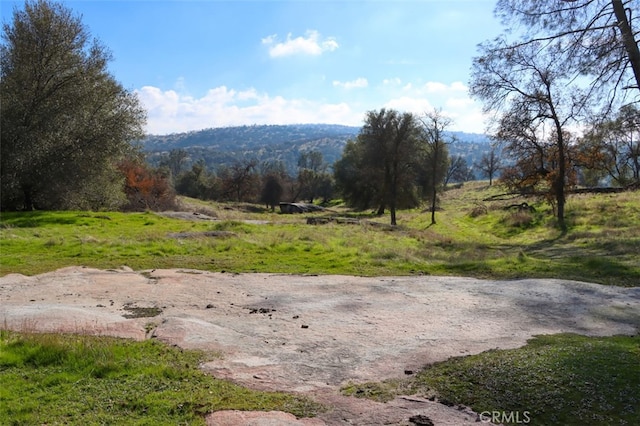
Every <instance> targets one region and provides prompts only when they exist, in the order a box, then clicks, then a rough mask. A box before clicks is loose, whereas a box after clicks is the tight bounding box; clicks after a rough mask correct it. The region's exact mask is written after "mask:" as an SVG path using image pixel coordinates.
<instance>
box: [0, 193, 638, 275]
mask: <svg viewBox="0 0 640 426" xmlns="http://www.w3.org/2000/svg"><path fill="white" fill-rule="evenodd" d="M502 192H504V189H502V188H500V187H497V186H492V187H488V186H487V185H486V184H483V183H478V182H474V183H469V184H466V185H464V186H463V187H461V188H458V189H452V190H449V191H447V192H445V193H444V194H443V198H442V202H441V208H440V210H439V211H438V212H437V214H436V219H437V223H436V224H435V225H431V223H430V216H429V213H428V212H426V211H422V210H418V209H416V210H409V211H406V210H405V211H401V212H400V213H399V226H397V227H395V228H391V227H388V226H384V225H385V224H386V223H387V221H388V216H381V217H376V216H373V215H372V214H371V213H370V212H352V211H349V210H348V209H345V208H344V207H342V206H340V205H337V206H333V207H331V208H330V209H329V211H325V212H321V213H314V214H312V215H313V216H316V217H318V216H319V217H322V216H333V217H350V218H352V219H360V223H359V224H344V223H335V222H330V223H328V224H324V225H307V224H306V217H307V216H309V215H306V214H305V215H286V214H280V213H278V212H271V211H269V210H267V209H264V208H262V207H260V206H255V205H246V204H218V203H205V202H200V201H198V200H192V199H182V201H181V203H182V204H183V206H184V209H185V210H197V211H200V212H205V213H208V214H209V215H212V216H215V217H216V219H217V220H215V221H187V220H182V219H175V218H169V217H164V216H160V215H158V214H156V213H153V212H143V213H119V212H39V211H35V212H28V213H3V214H2V217H1V219H0V241H1V251H2V262H1V265H0V275H5V274H8V273H21V274H26V275H33V274H38V273H42V272H46V271H51V270H54V269H57V268H60V267H64V266H70V265H84V266H91V267H97V268H117V267H120V266H123V265H126V266H129V267H131V268H133V269H135V270H141V269H150V268H194V269H202V270H209V271H222V270H225V271H230V272H277V273H291V274H348V275H363V276H377V275H409V274H431V275H464V276H473V277H478V278H494V279H513V278H521V277H522V278H524V277H526V278H536V277H540V278H562V279H574V280H583V281H589V282H595V283H601V284H609V285H619V286H635V285H638V284H639V283H640V260H638V253H640V192H638V191H635V192H626V193H618V194H592V195H575V196H572V197H570V198H569V200H568V203H567V213H568V214H567V223H568V228H569V229H568V231H567V232H566V233H561V232H560V231H559V230H558V229H557V227H556V226H555V219H554V217H553V215H552V211H551V208H550V207H549V206H548V205H547V204H545V203H543V202H536V201H535V200H528V199H527V200H525V199H523V198H520V197H514V196H509V197H497V198H498V199H497V200H493V201H483V200H487V199H489V198H490V197H492V196H494V197H495V196H497V195H499V194H500V193H502ZM525 201H526V202H528V203H529V204H530V205H531V206H533V207H534V208H535V211H528V210H525V211H520V210H518V209H514V208H512V209H505V207H507V206H509V205H514V204H520V203H522V202H525ZM180 233H181V234H183V236H185V235H186V236H188V238H184V237H183V238H176V236H175V234H180Z"/></svg>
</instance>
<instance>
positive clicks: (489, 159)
mask: <svg viewBox="0 0 640 426" xmlns="http://www.w3.org/2000/svg"><path fill="white" fill-rule="evenodd" d="M476 167H477V168H479V169H480V171H481V172H482V173H483V174H484V176H486V177H488V178H489V186H491V185H492V184H493V177H494V176H495V175H496V173H497V172H498V170H500V167H502V161H501V160H500V157H498V154H497V149H496V147H495V146H493V145H492V146H491V150H490V151H489V152H487V153H484V154H483V155H482V157H481V158H480V162H479V163H477V164H476Z"/></svg>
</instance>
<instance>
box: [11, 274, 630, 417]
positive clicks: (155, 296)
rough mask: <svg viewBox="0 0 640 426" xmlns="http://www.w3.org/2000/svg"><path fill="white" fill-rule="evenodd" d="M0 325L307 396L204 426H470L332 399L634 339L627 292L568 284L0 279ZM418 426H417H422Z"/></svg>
mask: <svg viewBox="0 0 640 426" xmlns="http://www.w3.org/2000/svg"><path fill="white" fill-rule="evenodd" d="M0 321H1V323H2V327H3V328H8V329H14V330H19V331H54V332H78V333H92V334H106V335H113V336H121V337H127V338H134V339H148V338H156V339H159V340H162V341H164V342H167V343H169V344H174V345H178V346H180V347H183V348H197V349H204V350H212V351H217V352H219V353H220V354H221V355H222V357H221V358H220V359H217V360H215V361H212V362H208V363H206V364H204V365H203V366H202V368H203V369H204V370H206V371H207V372H210V373H211V374H213V375H214V376H216V377H218V378H223V379H229V380H232V381H234V382H236V383H239V384H242V385H245V386H248V387H251V388H255V389H263V390H278V391H287V392H295V393H300V394H304V395H308V396H310V397H311V398H313V399H314V400H316V401H318V402H320V403H323V404H325V405H326V406H327V407H328V409H327V411H326V412H323V413H321V414H320V415H319V416H318V417H316V418H313V419H296V418H295V417H293V416H291V415H290V414H286V413H281V412H268V413H265V412H237V411H222V412H216V413H212V414H211V415H210V416H209V417H208V423H209V424H211V425H263V426H264V425H382V424H386V425H413V424H423V423H416V422H419V421H420V422H428V421H431V422H432V423H433V424H435V425H465V424H468V425H472V424H473V425H475V424H477V421H478V418H477V415H476V413H473V412H472V411H471V410H470V409H468V408H466V407H450V406H447V405H444V404H439V403H437V402H436V401H430V400H428V399H424V398H420V397H416V396H399V397H397V398H395V399H394V400H392V401H390V402H387V403H378V402H373V401H370V400H366V399H359V398H354V397H347V396H343V395H341V394H340V392H339V389H340V387H341V386H343V385H345V384H348V383H351V382H352V383H360V382H369V381H376V382H377V381H380V380H384V379H388V378H403V377H407V375H410V374H413V373H414V372H416V371H418V370H419V369H421V368H422V367H423V366H425V365H426V364H429V363H433V362H436V361H442V360H445V359H447V358H450V357H454V356H462V355H469V354H475V353H479V352H482V351H485V350H488V349H493V348H515V347H519V346H522V345H523V344H525V343H526V341H527V339H529V338H531V337H532V336H534V335H539V334H550V333H560V332H573V333H580V334H585V335H600V336H602V335H615V334H636V333H638V330H639V329H640V288H619V287H607V286H601V285H597V284H589V283H583V282H575V281H565V280H550V279H523V280H512V281H491V280H478V279H472V278H459V277H433V276H414V277H375V278H371V277H369V278H367V277H353V276H298V275H278V274H230V273H212V272H202V271H196V270H161V269H158V270H149V271H138V272H136V271H133V270H131V269H130V268H127V267H123V268H121V269H119V270H96V269H90V268H84V267H69V268H64V269H60V270H58V271H54V272H50V273H46V274H42V275H38V276H33V277H27V276H23V275H17V274H10V275H7V276H4V277H1V278H0ZM424 424H428V423H424Z"/></svg>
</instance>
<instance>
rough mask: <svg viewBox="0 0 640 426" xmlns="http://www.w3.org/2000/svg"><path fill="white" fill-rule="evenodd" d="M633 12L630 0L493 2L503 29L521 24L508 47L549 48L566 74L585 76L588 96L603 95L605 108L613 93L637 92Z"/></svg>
mask: <svg viewBox="0 0 640 426" xmlns="http://www.w3.org/2000/svg"><path fill="white" fill-rule="evenodd" d="M639 12H640V8H639V7H638V2H637V1H633V0H548V1H529V0H498V3H497V6H496V15H497V16H498V17H499V18H501V20H502V22H503V23H504V25H505V26H506V27H507V28H514V26H515V25H516V24H517V23H518V22H519V23H522V24H524V27H525V28H524V32H523V34H522V38H521V40H520V41H518V42H515V43H514V44H512V46H511V47H518V46H523V45H527V44H531V45H533V46H536V47H537V48H539V49H542V50H545V51H546V52H547V53H549V52H553V54H554V55H556V59H557V61H558V62H559V63H562V64H564V67H565V71H566V72H567V73H573V74H574V75H575V76H588V77H590V81H589V82H588V86H589V88H590V92H591V93H590V98H591V100H592V101H596V100H600V99H604V100H605V102H604V106H605V107H607V108H608V107H609V106H610V105H611V103H612V102H613V101H614V100H615V98H619V97H621V98H623V99H624V98H625V97H626V96H625V95H627V94H629V93H631V94H632V95H634V96H637V95H638V93H639V92H638V91H639V90H640V51H639V50H638V33H637V29H636V30H634V28H637V26H638V23H639V22H638V19H639V18H638V16H639ZM542 50H541V51H540V52H541V53H542ZM626 89H633V90H626ZM625 92H626V93H625Z"/></svg>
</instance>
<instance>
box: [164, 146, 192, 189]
mask: <svg viewBox="0 0 640 426" xmlns="http://www.w3.org/2000/svg"><path fill="white" fill-rule="evenodd" d="M187 157H189V154H188V153H187V151H186V150H184V149H182V148H181V149H172V150H171V151H169V152H168V153H164V154H162V157H161V158H160V162H159V164H158V165H159V166H160V167H166V168H167V169H168V170H169V172H170V173H171V181H172V182H173V184H174V185H175V184H176V182H177V179H178V176H180V173H182V169H183V167H184V163H185V160H186V159H187Z"/></svg>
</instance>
